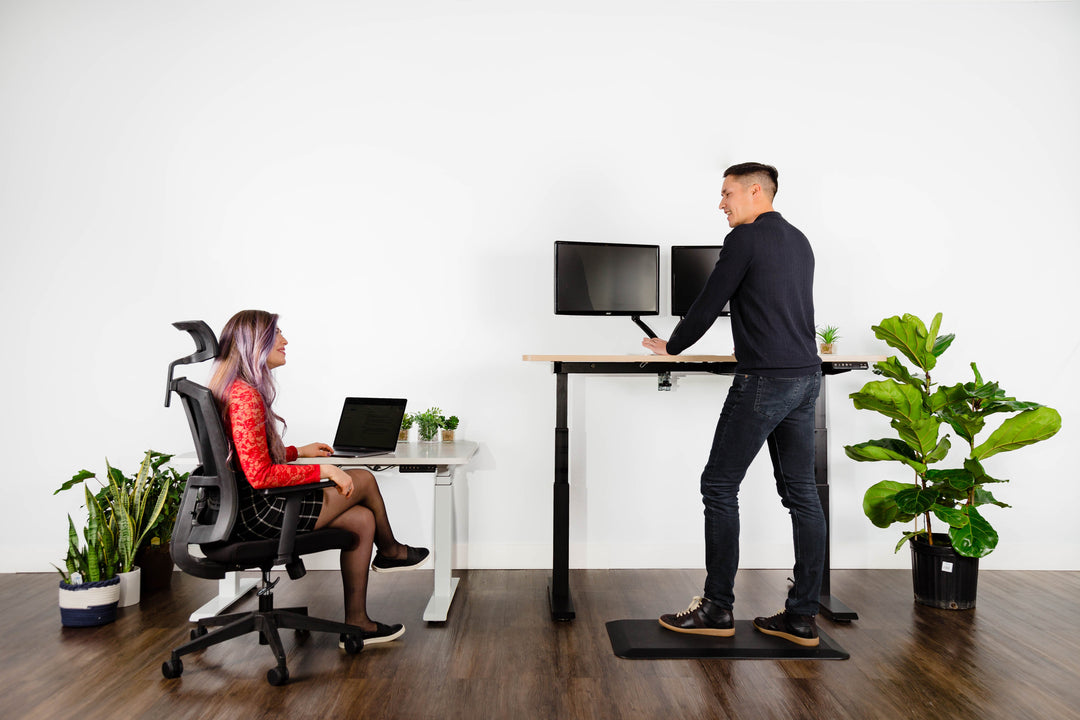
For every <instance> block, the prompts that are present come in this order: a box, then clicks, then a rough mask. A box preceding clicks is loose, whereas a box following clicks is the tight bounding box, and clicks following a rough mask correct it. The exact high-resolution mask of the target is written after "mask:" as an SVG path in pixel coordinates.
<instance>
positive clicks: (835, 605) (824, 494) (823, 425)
mask: <svg viewBox="0 0 1080 720" xmlns="http://www.w3.org/2000/svg"><path fill="white" fill-rule="evenodd" d="M828 377H829V376H828V374H823V375H822V376H821V391H820V393H819V394H818V399H817V412H816V415H815V418H814V481H815V483H816V484H817V491H818V497H820V498H821V509H822V511H823V512H824V513H825V567H824V572H823V573H822V575H821V595H820V597H819V598H818V606H819V609H820V611H821V614H822V615H824V616H825V617H827V618H828V619H830V620H832V621H833V622H851V621H852V620H858V619H859V616H858V614H856V612H855V611H854V610H852V609H851V608H849V607H848V606H847V605H845V604H844V603H842V602H840V601H839V600H837V599H836V598H834V597H833V596H832V583H831V581H830V579H829V574H830V571H831V567H830V565H831V562H830V559H829V558H830V555H831V551H832V547H831V546H832V521H831V520H830V518H829V424H828V408H827V407H826V400H825V397H826V392H825V384H826V379H827V378H828Z"/></svg>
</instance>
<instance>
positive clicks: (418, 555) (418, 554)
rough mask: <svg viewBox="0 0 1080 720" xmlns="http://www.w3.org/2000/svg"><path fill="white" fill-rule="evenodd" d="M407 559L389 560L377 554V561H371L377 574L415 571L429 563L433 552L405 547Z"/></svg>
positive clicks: (372, 567) (409, 546)
mask: <svg viewBox="0 0 1080 720" xmlns="http://www.w3.org/2000/svg"><path fill="white" fill-rule="evenodd" d="M405 551H406V554H405V557H404V558H402V559H400V560H398V559H396V558H389V557H386V556H385V555H383V554H382V553H379V552H377V553H375V559H374V560H372V561H371V569H372V570H374V571H375V572H401V571H402V570H415V569H416V568H418V567H420V566H421V565H423V564H424V563H426V562H427V560H428V558H429V557H430V556H431V552H430V551H429V550H428V549H427V548H415V547H412V546H411V545H406V546H405Z"/></svg>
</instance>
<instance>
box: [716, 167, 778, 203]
mask: <svg viewBox="0 0 1080 720" xmlns="http://www.w3.org/2000/svg"><path fill="white" fill-rule="evenodd" d="M729 175H730V176H732V177H737V178H739V179H740V180H743V181H744V182H746V181H749V182H756V183H757V184H758V185H760V186H761V187H762V189H763V190H764V191H765V192H767V193H768V194H769V198H770V199H771V198H774V197H776V191H777V190H778V189H779V187H780V183H779V182H778V181H777V178H778V176H779V173H777V172H776V168H774V167H773V166H772V165H765V164H763V163H755V162H748V163H739V164H738V165H732V166H731V167H729V168H728V169H727V170H725V171H724V177H728V176H729Z"/></svg>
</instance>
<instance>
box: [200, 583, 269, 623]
mask: <svg viewBox="0 0 1080 720" xmlns="http://www.w3.org/2000/svg"><path fill="white" fill-rule="evenodd" d="M258 584H259V581H258V580H256V579H255V578H242V577H240V573H234V572H231V573H226V574H225V577H224V578H222V579H221V580H218V594H217V597H215V598H214V599H212V600H211V601H210V602H208V603H206V604H205V605H203V606H202V607H201V608H199V609H198V610H196V611H195V612H193V613H191V617H190V618H188V619H189V620H191V622H198V621H199V620H202V619H203V618H207V617H213V616H214V615H217V614H218V613H220V612H221V611H222V610H224V609H226V608H227V607H229V606H230V605H232V604H233V603H234V602H236V601H237V600H239V599H240V598H242V597H244V595H246V594H247V593H248V592H250V591H251V590H253V589H254V588H255V586H256V585H258Z"/></svg>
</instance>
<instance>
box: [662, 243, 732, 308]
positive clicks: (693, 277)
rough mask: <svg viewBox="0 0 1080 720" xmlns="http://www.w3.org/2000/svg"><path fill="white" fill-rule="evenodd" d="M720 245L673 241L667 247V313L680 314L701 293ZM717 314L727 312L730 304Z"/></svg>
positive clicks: (718, 252) (718, 254)
mask: <svg viewBox="0 0 1080 720" xmlns="http://www.w3.org/2000/svg"><path fill="white" fill-rule="evenodd" d="M722 247H723V245H673V246H672V247H671V314H672V315H675V316H677V317H683V316H685V315H686V313H688V312H689V311H690V306H691V305H693V304H694V300H696V299H697V296H698V295H700V294H701V290H702V288H704V287H705V283H706V282H707V281H708V279H709V275H711V274H712V271H713V268H714V267H715V266H716V260H717V258H719V257H720V249H721V248H722ZM720 314H721V315H730V314H731V304H730V303H728V304H727V305H724V309H723V310H722V311H721V312H720Z"/></svg>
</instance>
